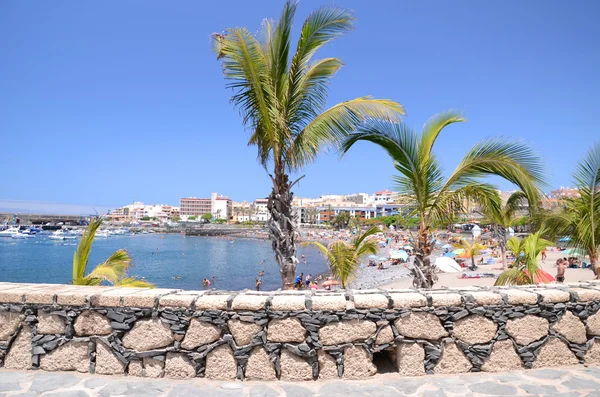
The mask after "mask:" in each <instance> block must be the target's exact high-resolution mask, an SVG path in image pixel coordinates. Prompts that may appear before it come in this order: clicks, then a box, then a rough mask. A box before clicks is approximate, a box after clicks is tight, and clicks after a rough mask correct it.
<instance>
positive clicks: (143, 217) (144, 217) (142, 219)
mask: <svg viewBox="0 0 600 397" xmlns="http://www.w3.org/2000/svg"><path fill="white" fill-rule="evenodd" d="M151 219H152V218H150V217H149V216H142V217H141V218H140V221H149V220H151Z"/></svg>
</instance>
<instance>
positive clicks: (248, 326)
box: [227, 320, 262, 346]
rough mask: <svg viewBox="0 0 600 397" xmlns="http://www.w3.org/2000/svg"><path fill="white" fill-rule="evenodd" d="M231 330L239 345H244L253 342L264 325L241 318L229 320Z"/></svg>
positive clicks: (228, 324)
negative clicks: (241, 319)
mask: <svg viewBox="0 0 600 397" xmlns="http://www.w3.org/2000/svg"><path fill="white" fill-rule="evenodd" d="M227 326H228V327H229V331H230V332H231V335H233V339H234V340H235V343H236V344H237V345H238V346H244V345H248V344H250V342H252V338H253V337H254V335H256V334H258V333H259V332H260V331H261V330H262V327H261V326H260V325H258V324H255V323H248V322H245V321H240V320H229V321H228V322H227Z"/></svg>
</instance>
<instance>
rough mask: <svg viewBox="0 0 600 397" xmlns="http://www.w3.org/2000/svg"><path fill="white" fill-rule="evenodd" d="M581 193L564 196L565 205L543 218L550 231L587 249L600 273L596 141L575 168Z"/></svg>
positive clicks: (599, 165)
mask: <svg viewBox="0 0 600 397" xmlns="http://www.w3.org/2000/svg"><path fill="white" fill-rule="evenodd" d="M574 178H575V183H576V186H577V188H578V189H579V197H577V198H570V199H565V200H564V208H563V209H562V210H561V211H560V212H559V213H557V214H551V215H549V216H548V218H547V219H545V221H544V222H543V224H544V226H545V227H546V229H547V230H549V232H550V233H549V235H550V236H552V237H556V236H558V235H563V236H567V237H570V238H571V241H570V242H569V245H570V246H572V247H575V248H581V249H583V250H585V252H586V253H587V254H588V256H589V258H590V264H591V265H592V269H593V270H594V273H595V274H596V277H598V276H599V275H600V262H599V261H598V255H599V253H600V143H596V144H595V145H594V146H593V147H592V148H591V149H590V150H589V152H588V154H587V156H586V157H585V158H584V159H582V160H581V161H580V162H579V164H578V165H577V168H576V169H575V175H574Z"/></svg>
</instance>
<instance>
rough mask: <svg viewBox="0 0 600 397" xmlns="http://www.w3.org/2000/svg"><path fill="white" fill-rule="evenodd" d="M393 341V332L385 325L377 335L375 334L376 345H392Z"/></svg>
mask: <svg viewBox="0 0 600 397" xmlns="http://www.w3.org/2000/svg"><path fill="white" fill-rule="evenodd" d="M393 341H394V332H393V331H392V327H390V326H389V325H386V326H385V327H383V328H381V330H380V331H379V333H378V334H377V338H376V339H375V344H376V345H384V344H386V343H392V342H393Z"/></svg>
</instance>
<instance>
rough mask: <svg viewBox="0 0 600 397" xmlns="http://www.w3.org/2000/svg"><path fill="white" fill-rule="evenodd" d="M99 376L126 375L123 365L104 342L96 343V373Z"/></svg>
mask: <svg viewBox="0 0 600 397" xmlns="http://www.w3.org/2000/svg"><path fill="white" fill-rule="evenodd" d="M95 373H97V374H99V375H121V374H124V373H125V364H123V363H122V362H121V361H119V359H118V358H117V357H116V356H115V355H114V353H113V352H112V349H111V348H110V347H108V346H106V345H105V344H104V343H102V342H98V343H96V372H95Z"/></svg>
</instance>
